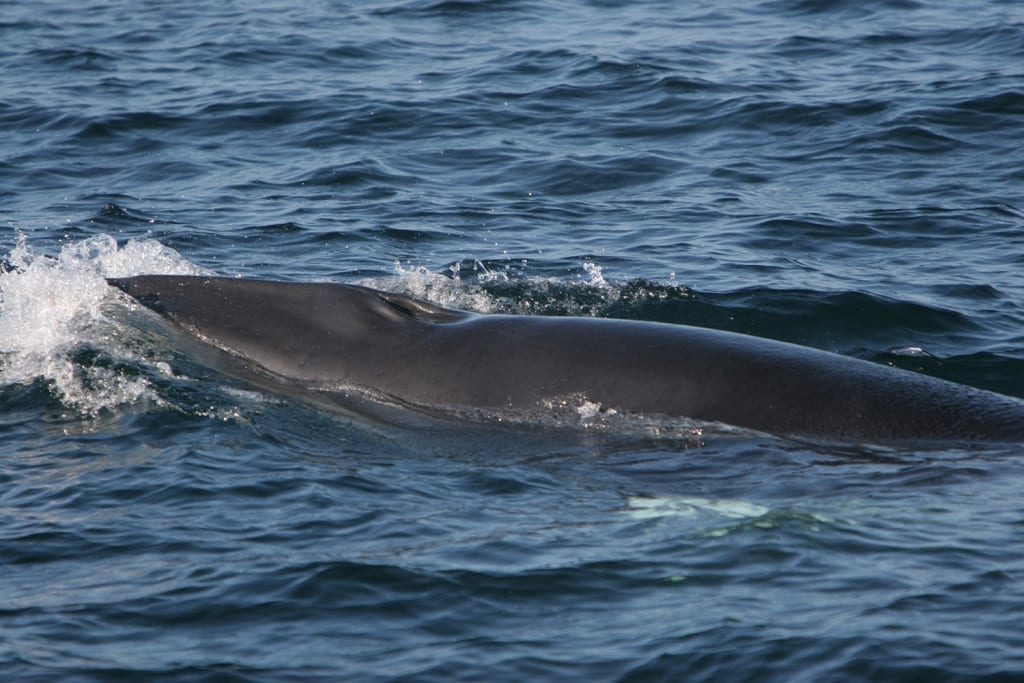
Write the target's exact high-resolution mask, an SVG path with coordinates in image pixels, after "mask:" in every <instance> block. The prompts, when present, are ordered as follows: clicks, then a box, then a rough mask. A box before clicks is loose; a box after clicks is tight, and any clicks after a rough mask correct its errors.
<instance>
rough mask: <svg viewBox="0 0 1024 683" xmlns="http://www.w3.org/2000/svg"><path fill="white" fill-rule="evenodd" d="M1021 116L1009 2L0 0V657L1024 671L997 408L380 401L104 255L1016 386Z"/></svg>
mask: <svg viewBox="0 0 1024 683" xmlns="http://www.w3.org/2000/svg"><path fill="white" fill-rule="evenodd" d="M1022 130H1024V9H1022V8H1021V6H1020V5H1019V3H1016V2H1008V1H1007V2H999V1H997V0H987V1H985V2H976V3H966V4H964V3H941V2H936V3H924V2H913V1H907V0H902V1H897V2H881V1H879V2H843V1H833V2H830V1H825V0H806V1H784V0H776V1H768V2H724V3H690V4H682V3H669V2H639V3H618V2H597V1H592V2H582V1H579V2H545V3H534V2H525V1H522V2H517V1H506V2H499V1H492V2H486V1H479V2H472V1H469V2H457V1H451V0H449V1H443V0H442V1H438V0H422V1H421V0H416V1H410V2H383V1H381V2H363V3H343V2H326V1H325V2H310V3H302V4H299V5H295V4H294V3H284V2H280V3H275V2H244V1H243V2H230V3H190V4H189V3H186V4H184V5H181V6H172V5H169V4H167V3H155V2H153V3H128V2H121V1H119V0H111V1H109V2H84V3H79V4H77V5H73V6H68V5H66V4H65V3H56V2H49V1H46V0H44V1H43V2H31V3H29V2H24V1H21V0H16V1H14V2H7V3H4V4H3V5H2V6H0V131H2V133H3V135H2V136H0V220H2V221H3V223H4V225H5V226H6V230H7V232H6V233H5V236H4V239H3V245H2V248H0V252H2V253H3V254H4V260H3V266H4V268H3V271H4V272H3V273H2V274H0V296H2V303H0V326H2V327H0V329H2V332H0V353H2V360H0V435H2V436H0V438H2V441H0V670H2V671H3V672H4V674H3V676H4V679H5V680H55V681H56V680H60V681H119V680H152V681H200V680H209V681H309V680H380V681H389V680H418V681H419V680H439V681H442V680H443V681H452V680H467V681H470V680H473V681H478V680H495V681H498V680H509V681H513V680H514V681H521V680H588V681H602V680H608V681H611V680H622V681H660V680H663V681H678V680H687V681H699V680H715V681H719V680H735V681H740V680H758V681H762V680H787V681H793V680H796V681H820V680H867V679H870V680H979V679H985V680H1020V679H1021V678H1024V635H1022V633H1021V629H1020V624H1021V623H1022V618H1024V503H1022V502H1021V501H1022V498H1021V494H1020V491H1021V490H1022V488H1024V457H1022V456H1024V446H1022V445H1020V444H1009V445H991V446H978V447H970V448H968V447H965V446H963V445H958V444H951V445H950V446H949V447H948V448H946V449H941V450H928V451H917V450H913V449H910V448H903V449H899V448H892V447H886V448H883V447H879V446H874V445H866V444H849V445H843V446H839V445H834V446H822V445H809V444H804V443H796V442H791V441H787V440H783V439H775V438H771V437H767V436H759V435H751V434H743V433H738V434H729V433H727V432H724V433H723V432H720V431H719V432H716V431H714V430H711V431H708V432H701V431H699V430H697V431H694V430H693V429H690V428H686V429H683V428H678V429H677V428H674V427H673V426H672V425H666V424H663V423H656V422H649V421H646V422H645V421H643V420H638V421H635V422H629V421H624V422H614V421H607V420H592V419H590V418H588V416H585V415H574V414H572V413H571V411H570V413H568V414H566V415H561V416H559V415H556V416H554V419H552V420H549V421H547V422H545V423H544V424H543V425H540V426H530V425H518V426H512V427H501V426H495V427H489V426H485V425H476V426H473V427H469V426H467V427H466V428H465V429H464V430H460V429H453V430H445V431H432V430H427V431H422V430H417V429H416V428H414V427H409V428H401V427H394V428H388V427H386V426H381V425H375V424H369V423H366V422H362V421H359V420H352V419H345V418H342V417H338V416H335V415H330V414H326V413H323V412H320V411H318V410H317V409H315V408H313V407H310V406H306V405H303V404H300V403H296V402H294V401H291V400H288V399H285V398H282V397H279V396H274V395H270V394H264V393H261V392H258V391H255V390H253V389H252V388H251V387H246V386H244V385H240V384H237V383H233V382H230V381H228V380H226V379H224V378H223V377H220V376H218V375H217V374H216V373H215V372H213V371H211V370H209V369H207V368H204V367H202V366H201V365H199V364H198V363H197V362H195V360H194V359H191V358H189V357H188V356H187V355H185V354H183V353H181V352H180V351H178V350H177V349H176V348H175V347H174V346H173V344H172V342H171V340H169V339H168V338H167V337H166V336H165V335H164V334H163V332H162V331H161V330H160V329H159V328H158V327H156V326H153V325H152V324H150V323H149V322H148V319H147V318H146V317H145V316H140V315H138V312H137V311H132V310H130V308H129V306H128V305H127V304H126V303H125V302H124V300H122V299H118V298H116V297H114V296H112V294H111V293H110V292H109V291H108V288H107V287H106V285H105V284H104V282H103V280H102V277H101V276H102V275H124V274H132V273H143V272H182V273H188V272H213V273H219V274H228V275H246V276H260V277H268V278H275V279H293V280H330V281H339V282H364V283H369V284H372V285H374V286H378V287H384V288H389V289H394V290H400V291H405V292H410V293H414V294H417V295H419V296H423V297H426V298H429V299H431V300H433V301H437V302H439V303H443V304H447V305H456V306H461V307H465V308H471V309H473V310H481V311H502V312H513V313H548V314H566V313H571V314H582V315H601V316H617V317H631V318H641V319H649V320H663V321H669V322H680V323H689V324H697V325H705V326H711V327H718V328H723V329H731V330H738V331H742V332H747V333H751V334H756V335H761V336H766V337H774V338H780V339H785V340H788V341H794V342H797V343H801V344H805V345H810V346H816V347H821V348H826V349H829V350H833V351H838V352H840V353H845V354H850V355H855V356H859V357H863V358H867V359H871V360H874V361H878V362H883V363H891V364H895V365H899V366H902V367H907V368H910V369H915V370H920V371H924V372H928V373H931V374H935V375H938V376H941V377H944V378H947V379H951V380H954V381H959V382H963V383H967V384H971V385H974V386H980V387H984V388H987V389H992V390H996V391H1000V392H1003V393H1007V394H1011V395H1015V396H1024V275H1022V273H1024V145H1022V144H1021V139H1022V137H1021V131H1022ZM627 351H628V350H627Z"/></svg>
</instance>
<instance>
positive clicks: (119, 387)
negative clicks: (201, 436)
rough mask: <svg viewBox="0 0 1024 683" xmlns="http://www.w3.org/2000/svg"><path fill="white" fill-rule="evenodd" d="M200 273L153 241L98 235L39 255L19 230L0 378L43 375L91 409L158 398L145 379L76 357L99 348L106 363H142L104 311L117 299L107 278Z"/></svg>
mask: <svg viewBox="0 0 1024 683" xmlns="http://www.w3.org/2000/svg"><path fill="white" fill-rule="evenodd" d="M202 272H203V271H202V269H200V268H198V267H197V266H195V265H194V264H192V263H189V262H188V261H187V260H185V259H184V258H183V257H182V256H181V255H180V254H178V253H177V252H175V251H174V250H173V249H169V248H168V247H165V246H164V245H162V244H160V243H159V242H157V241H156V240H152V239H143V240H131V241H128V242H126V243H125V244H124V245H118V243H117V240H115V239H114V238H113V237H111V236H110V235H97V236H94V237H89V238H87V239H84V240H80V241H77V242H71V243H68V244H65V245H64V246H63V247H62V248H61V250H60V253H59V254H58V255H57V256H56V257H54V256H48V255H37V254H36V253H35V252H34V250H33V249H32V248H31V247H30V246H29V244H28V239H27V237H26V236H25V235H24V234H22V233H20V232H19V233H18V234H17V238H16V243H15V246H14V248H13V249H11V251H10V252H9V254H8V256H7V259H6V267H5V268H4V270H3V272H0V324H2V325H3V329H4V334H3V335H0V383H2V384H3V385H5V386H6V385H10V384H31V383H33V382H35V381H38V380H42V381H43V382H45V383H46V385H47V386H48V387H49V389H50V391H51V392H52V393H53V395H54V396H55V397H56V398H58V399H59V400H60V401H61V402H62V403H63V404H64V405H66V406H68V407H70V408H72V409H75V410H77V411H79V412H82V413H91V414H95V413H98V412H100V411H102V410H104V409H108V408H112V407H114V406H116V405H119V404H124V403H132V402H135V401H138V400H140V399H142V398H153V396H152V391H151V389H150V387H149V385H148V383H147V381H146V380H145V378H144V377H140V376H138V375H137V374H136V375H135V376H132V374H130V373H124V372H119V371H118V370H116V369H114V368H112V367H104V364H94V363H83V362H81V361H80V360H79V359H78V358H76V356H77V355H78V354H79V353H80V352H81V351H82V350H84V349H93V350H97V351H99V352H100V354H101V355H103V356H104V357H105V358H106V359H107V361H112V362H107V363H105V365H107V366H110V365H116V364H117V361H128V362H132V361H138V360H139V359H138V358H137V357H136V355H135V354H133V353H131V352H130V351H129V350H128V349H127V348H126V347H125V345H124V344H123V343H121V342H120V341H119V339H120V337H122V336H123V335H122V332H123V331H124V330H123V329H121V327H120V326H119V324H118V323H117V322H116V321H115V320H112V319H111V318H109V317H108V316H107V315H106V314H105V313H104V309H105V307H106V306H107V305H108V304H109V302H110V301H111V299H112V297H114V296H115V294H114V292H113V290H112V289H111V288H110V287H109V286H108V285H107V283H106V280H105V279H104V278H106V277H125V276H131V275H138V274H142V273H173V274H183V275H198V274H202Z"/></svg>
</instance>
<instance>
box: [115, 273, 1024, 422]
mask: <svg viewBox="0 0 1024 683" xmlns="http://www.w3.org/2000/svg"><path fill="white" fill-rule="evenodd" d="M109 282H110V284H112V285H114V286H115V287H117V288H119V289H121V290H123V291H124V292H126V293H127V294H128V295H130V296H131V297H132V298H134V299H135V300H136V301H138V302H139V303H141V304H143V305H144V306H146V307H148V308H150V309H152V310H154V311H156V312H157V313H159V314H160V315H161V316H163V317H164V318H166V319H167V320H170V321H171V322H172V323H174V325H176V326H177V327H178V328H180V329H182V330H184V331H185V332H186V333H187V334H188V335H190V336H192V337H194V338H195V339H197V340H199V341H200V342H202V344H204V345H209V346H212V347H215V348H216V349H220V350H221V351H226V352H227V353H228V354H231V356H232V357H233V358H236V359H239V360H240V361H242V362H244V363H246V364H248V365H252V366H254V367H256V368H258V369H259V370H260V372H261V373H263V374H265V375H268V376H271V377H277V378H280V379H281V380H282V381H286V382H288V383H289V384H290V385H291V386H295V385H296V384H298V385H300V386H308V387H310V388H311V389H315V390H320V391H322V390H324V388H325V387H328V388H329V387H350V388H356V389H359V388H362V389H366V390H368V391H370V392H372V393H373V394H375V395H380V396H384V397H388V398H392V399H395V400H396V401H399V402H401V403H404V404H411V405H414V406H424V407H430V408H432V409H440V410H452V411H454V412H458V411H460V410H464V409H486V410H489V411H491V410H493V411H502V410H524V411H529V410H535V409H542V408H543V406H544V405H545V402H547V405H550V401H553V400H559V399H566V398H571V399H582V400H586V401H588V402H591V403H594V404H598V405H599V406H601V407H602V408H604V409H611V410H615V411H618V412H620V413H635V414H641V415H665V416H670V417H680V418H687V419H691V420H697V421H702V422H716V423H725V424H728V425H733V426H736V427H741V428H745V429H750V430H756V431H760V432H766V433H770V434H775V435H780V436H795V437H811V438H822V439H830V440H831V439H835V440H843V441H869V442H886V441H899V440H950V439H955V440H989V441H1024V401H1021V400H1020V399H1017V398H1013V397H1009V396H1004V395H1001V394H996V393H992V392H989V391H984V390H981V389H976V388H972V387H967V386H963V385H960V384H956V383H953V382H948V381H944V380H940V379H937V378H933V377H929V376H926V375H921V374H918V373H914V372H909V371H905V370H899V369H895V368H891V367H887V366H883V365H879V364H876V363H871V362H868V361H864V360H859V359H855V358H850V357H847V356H842V355H837V354H834V353H830V352H827V351H822V350H818V349H811V348H806V347H802V346H798V345H795V344H789V343H786V342H779V341H773V340H768V339H761V338H758V337H752V336H748V335H743V334H737V333H733V332H725V331H721V330H714V329H707V328H699V327H690V326H686V325H673V324H666V323H655V322H641V321H632V320H616V319H605V318H579V317H547V316H519V315H479V314H473V313H469V312H466V311H460V310H454V309H448V308H442V307H439V306H435V305H433V304H430V303H427V302H424V301H420V300H417V299H414V298H411V297H407V296H404V295H400V294H393V293H388V292H381V291H377V290H374V289H370V288H367V287H361V286H356V285H342V284H324V283H290V282H273V281H264V280H249V279H237V278H222V277H203V276H163V275H144V276H138V277H129V278H112V279H109Z"/></svg>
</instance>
